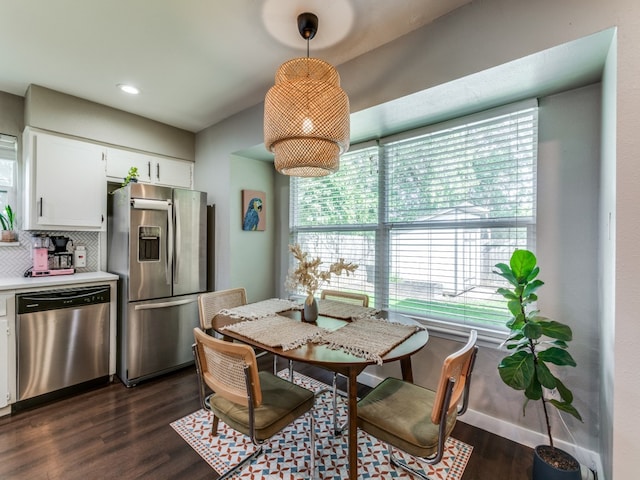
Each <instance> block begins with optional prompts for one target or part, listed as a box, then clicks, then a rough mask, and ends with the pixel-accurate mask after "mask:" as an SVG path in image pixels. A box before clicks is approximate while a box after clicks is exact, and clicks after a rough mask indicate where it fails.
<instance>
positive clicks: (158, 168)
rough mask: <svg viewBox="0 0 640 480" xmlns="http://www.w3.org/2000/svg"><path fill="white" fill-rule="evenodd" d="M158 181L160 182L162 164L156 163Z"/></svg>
mask: <svg viewBox="0 0 640 480" xmlns="http://www.w3.org/2000/svg"><path fill="white" fill-rule="evenodd" d="M156 180H160V164H159V163H156Z"/></svg>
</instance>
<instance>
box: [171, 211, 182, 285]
mask: <svg viewBox="0 0 640 480" xmlns="http://www.w3.org/2000/svg"><path fill="white" fill-rule="evenodd" d="M174 205H175V206H176V209H175V210H176V245H175V247H176V248H175V265H174V269H173V283H174V284H175V283H179V282H180V252H181V251H182V230H181V228H180V205H179V203H178V199H175V200H174Z"/></svg>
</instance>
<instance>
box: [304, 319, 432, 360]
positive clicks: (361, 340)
mask: <svg viewBox="0 0 640 480" xmlns="http://www.w3.org/2000/svg"><path fill="white" fill-rule="evenodd" d="M418 330H424V328H423V327H420V326H418V325H405V324H403V323H396V322H390V321H388V320H384V319H382V318H373V317H363V318H358V319H356V320H354V321H353V322H351V323H348V324H347V325H345V326H344V327H341V328H339V329H338V330H334V331H332V332H325V333H323V334H322V335H321V336H320V337H319V338H318V339H316V340H314V342H315V343H323V344H327V346H328V347H329V348H331V349H333V350H344V351H345V352H347V353H350V354H351V355H355V356H356V357H360V358H365V359H367V360H375V362H376V363H377V364H378V365H381V364H382V357H383V356H384V354H386V353H387V352H388V351H390V350H391V349H392V348H393V347H395V346H396V345H398V344H400V343H402V342H403V341H404V340H405V339H407V338H409V337H410V336H411V335H413V334H414V333H415V332H417V331H418Z"/></svg>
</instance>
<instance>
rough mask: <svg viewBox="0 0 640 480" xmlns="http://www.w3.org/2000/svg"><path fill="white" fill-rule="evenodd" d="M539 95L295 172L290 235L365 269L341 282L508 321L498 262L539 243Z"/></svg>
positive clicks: (427, 307) (492, 322)
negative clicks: (318, 172)
mask: <svg viewBox="0 0 640 480" xmlns="http://www.w3.org/2000/svg"><path fill="white" fill-rule="evenodd" d="M536 163H537V104H536V103H535V102H523V103H519V104H516V105H510V106H506V107H503V108H500V109H496V110H492V111H488V112H483V113H481V114H476V115H473V116H469V117H465V118H460V119H456V120H455V121H451V122H447V123H445V124H440V125H433V126H429V127H427V128H425V129H420V130H417V131H416V130H414V131H411V132H405V133H403V134H402V135H396V136H394V137H390V138H385V139H382V140H381V141H380V143H379V145H375V146H365V147H364V148H352V151H350V152H349V153H347V154H345V155H343V157H342V159H341V165H340V170H339V172H338V173H337V174H335V175H332V176H329V177H323V178H318V179H302V178H294V179H292V181H291V197H290V198H291V204H290V219H291V241H292V242H297V243H300V244H301V246H302V247H303V249H304V250H305V251H308V252H310V254H311V255H314V256H320V257H321V258H322V259H323V261H324V262H327V263H329V262H332V261H335V260H336V259H337V258H340V257H342V258H345V259H346V260H348V261H353V262H356V263H358V264H359V265H360V268H359V269H358V271H357V272H356V275H355V276H354V277H349V278H340V277H338V278H337V279H336V280H335V281H334V284H333V285H332V286H331V287H332V288H339V289H344V290H353V291H362V292H365V293H368V294H369V295H370V296H372V297H373V298H372V303H373V304H375V305H376V306H377V307H379V308H385V309H389V310H393V311H398V312H402V313H407V314H412V315H415V316H419V317H425V318H429V319H434V320H439V321H443V322H453V323H458V324H469V325H474V326H484V327H486V328H489V329H502V328H503V326H504V322H505V320H506V319H508V318H509V317H510V314H509V312H508V311H507V310H506V308H505V304H504V301H503V299H502V297H500V296H499V295H497V294H496V293H495V291H496V289H497V288H498V287H499V286H502V283H501V279H500V277H498V276H497V275H495V274H494V273H493V270H494V265H495V264H496V263H499V262H506V263H508V261H509V258H510V256H511V253H512V252H513V250H514V249H515V248H529V249H533V248H534V242H535V226H536Z"/></svg>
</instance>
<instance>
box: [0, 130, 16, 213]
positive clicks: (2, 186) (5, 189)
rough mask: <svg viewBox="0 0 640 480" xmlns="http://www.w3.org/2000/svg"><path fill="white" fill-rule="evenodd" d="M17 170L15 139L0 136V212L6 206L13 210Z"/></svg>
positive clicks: (9, 136) (8, 136)
mask: <svg viewBox="0 0 640 480" xmlns="http://www.w3.org/2000/svg"><path fill="white" fill-rule="evenodd" d="M17 170H18V156H17V139H16V137H13V136H11V135H2V134H0V212H4V209H5V207H6V206H7V204H9V205H11V206H12V207H13V208H14V210H15V206H16V205H15V199H16V177H17Z"/></svg>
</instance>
